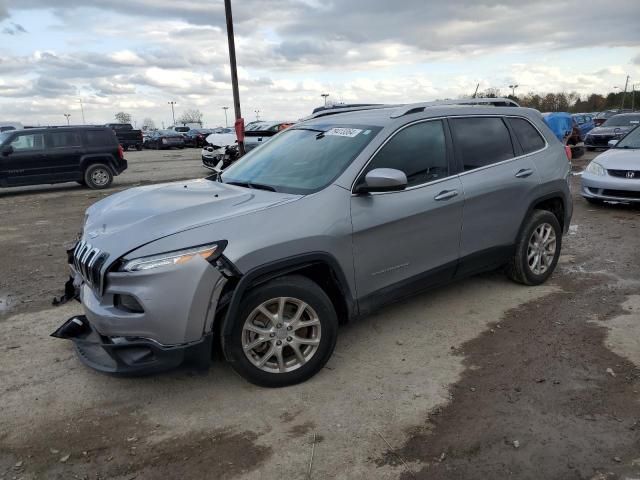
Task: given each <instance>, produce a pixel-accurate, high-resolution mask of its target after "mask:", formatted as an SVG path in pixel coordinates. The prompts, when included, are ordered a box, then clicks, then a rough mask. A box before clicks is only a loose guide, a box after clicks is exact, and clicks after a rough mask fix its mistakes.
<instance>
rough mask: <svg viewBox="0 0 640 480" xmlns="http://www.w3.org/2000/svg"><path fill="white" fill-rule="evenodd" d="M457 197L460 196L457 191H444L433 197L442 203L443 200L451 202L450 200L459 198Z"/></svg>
mask: <svg viewBox="0 0 640 480" xmlns="http://www.w3.org/2000/svg"><path fill="white" fill-rule="evenodd" d="M457 196H458V191H457V190H443V191H442V192H440V193H439V194H438V195H436V196H435V197H433V199H434V200H438V201H441V200H449V199H450V198H453V197H457Z"/></svg>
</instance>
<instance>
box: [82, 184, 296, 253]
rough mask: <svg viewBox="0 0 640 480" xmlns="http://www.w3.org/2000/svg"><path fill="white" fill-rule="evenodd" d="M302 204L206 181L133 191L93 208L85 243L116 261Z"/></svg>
mask: <svg viewBox="0 0 640 480" xmlns="http://www.w3.org/2000/svg"><path fill="white" fill-rule="evenodd" d="M298 198H300V196H299V195H291V194H284V193H276V192H268V191H264V190H251V189H247V188H243V187H237V186H233V185H227V184H224V183H220V182H216V181H211V180H205V179H200V180H191V181H187V182H175V183H165V184H159V185H150V186H145V187H137V188H131V189H129V190H125V191H124V192H120V193H116V194H115V195H111V196H110V197H107V198H105V199H104V200H101V201H99V202H97V203H95V204H93V205H92V206H91V207H89V209H88V210H87V220H86V223H85V226H84V231H83V239H84V240H86V241H88V242H89V243H91V244H92V245H93V246H95V247H98V248H100V249H102V250H104V251H107V252H109V254H110V260H111V261H113V260H116V258H118V257H120V256H122V255H123V254H125V253H127V252H129V251H131V250H133V249H134V248H138V247H140V246H142V245H145V244H147V243H149V242H152V241H154V240H158V239H160V238H163V237H166V236H168V235H172V234H175V233H178V232H182V231H185V230H189V229H192V228H196V227H200V226H203V225H207V224H211V223H216V222H220V221H223V220H225V219H228V218H231V217H235V216H238V215H243V214H246V213H250V212H254V211H256V210H261V209H265V208H270V207H273V206H275V205H278V204H282V203H286V202H290V201H293V200H296V199H298Z"/></svg>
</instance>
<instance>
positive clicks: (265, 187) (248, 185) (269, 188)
mask: <svg viewBox="0 0 640 480" xmlns="http://www.w3.org/2000/svg"><path fill="white" fill-rule="evenodd" d="M223 183H226V184H229V185H236V186H238V187H244V188H253V189H256V190H267V191H269V192H275V191H276V189H275V188H273V187H272V186H271V185H263V184H262V183H252V182H236V181H231V182H223Z"/></svg>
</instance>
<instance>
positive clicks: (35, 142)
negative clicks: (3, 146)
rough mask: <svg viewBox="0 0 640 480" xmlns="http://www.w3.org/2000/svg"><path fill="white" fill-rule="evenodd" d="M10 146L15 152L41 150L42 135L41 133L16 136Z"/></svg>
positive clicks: (42, 145) (42, 144)
mask: <svg viewBox="0 0 640 480" xmlns="http://www.w3.org/2000/svg"><path fill="white" fill-rule="evenodd" d="M11 146H12V147H13V150H14V151H16V152H25V151H29V150H42V149H43V148H44V135H43V134H42V133H31V134H22V135H18V136H17V137H15V138H14V139H13V140H12V141H11Z"/></svg>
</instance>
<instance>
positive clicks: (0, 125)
mask: <svg viewBox="0 0 640 480" xmlns="http://www.w3.org/2000/svg"><path fill="white" fill-rule="evenodd" d="M23 128H24V126H23V125H22V123H20V122H0V133H2V132H8V131H9V130H22V129H23Z"/></svg>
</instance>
